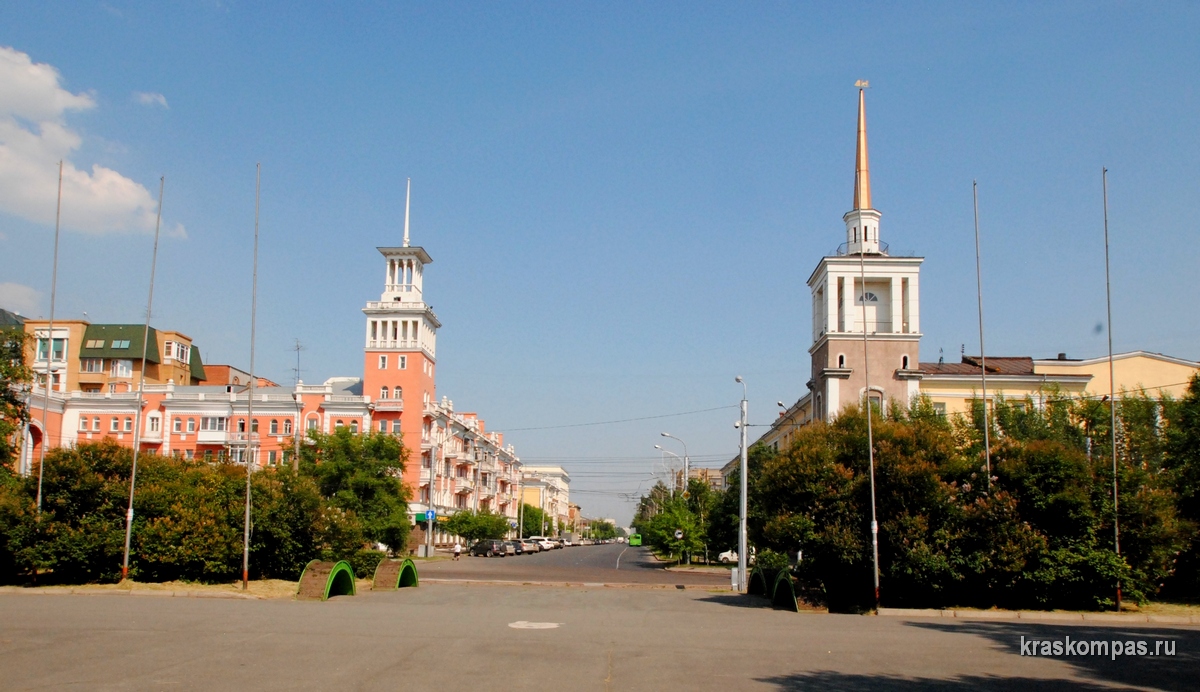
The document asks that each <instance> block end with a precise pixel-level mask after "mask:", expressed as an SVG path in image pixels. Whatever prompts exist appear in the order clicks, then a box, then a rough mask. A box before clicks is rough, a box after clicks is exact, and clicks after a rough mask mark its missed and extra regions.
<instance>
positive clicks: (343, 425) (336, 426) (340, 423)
mask: <svg viewBox="0 0 1200 692" xmlns="http://www.w3.org/2000/svg"><path fill="white" fill-rule="evenodd" d="M333 427H334V428H344V427H346V424H345V423H343V422H342V421H340V420H339V421H337V422H336V423H334V424H333Z"/></svg>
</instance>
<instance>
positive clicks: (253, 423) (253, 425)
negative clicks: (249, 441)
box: [250, 418, 258, 433]
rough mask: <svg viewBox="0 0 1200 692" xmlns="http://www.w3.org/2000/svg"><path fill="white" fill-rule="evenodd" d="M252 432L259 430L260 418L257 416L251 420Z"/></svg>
mask: <svg viewBox="0 0 1200 692" xmlns="http://www.w3.org/2000/svg"><path fill="white" fill-rule="evenodd" d="M250 432H252V433H257V432H258V419H257V418H255V419H254V420H252V421H250Z"/></svg>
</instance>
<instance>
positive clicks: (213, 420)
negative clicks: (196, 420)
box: [188, 416, 229, 432]
mask: <svg viewBox="0 0 1200 692" xmlns="http://www.w3.org/2000/svg"><path fill="white" fill-rule="evenodd" d="M228 421H229V419H227V418H220V417H210V416H205V417H204V418H201V419H200V429H201V430H204V431H206V432H224V431H225V429H226V427H227V426H228V425H229V422H228ZM191 431H192V419H191V418H189V419H188V432H191Z"/></svg>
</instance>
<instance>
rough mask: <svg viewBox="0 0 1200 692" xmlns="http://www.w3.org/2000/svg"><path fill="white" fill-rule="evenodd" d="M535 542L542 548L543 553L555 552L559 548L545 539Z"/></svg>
mask: <svg viewBox="0 0 1200 692" xmlns="http://www.w3.org/2000/svg"><path fill="white" fill-rule="evenodd" d="M533 542H534V543H537V545H538V547H539V548H541V549H542V550H543V551H546V550H554V549H555V548H557V547H558V546H556V545H555V544H554V543H551V542H550V541H548V540H546V539H545V538H539V539H535V540H534V541H533Z"/></svg>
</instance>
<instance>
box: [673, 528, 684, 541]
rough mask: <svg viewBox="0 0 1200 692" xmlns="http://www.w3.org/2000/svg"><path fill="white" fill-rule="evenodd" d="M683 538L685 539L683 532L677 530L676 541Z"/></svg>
mask: <svg viewBox="0 0 1200 692" xmlns="http://www.w3.org/2000/svg"><path fill="white" fill-rule="evenodd" d="M681 538H683V531H680V530H679V529H675V540H679V539H681Z"/></svg>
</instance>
